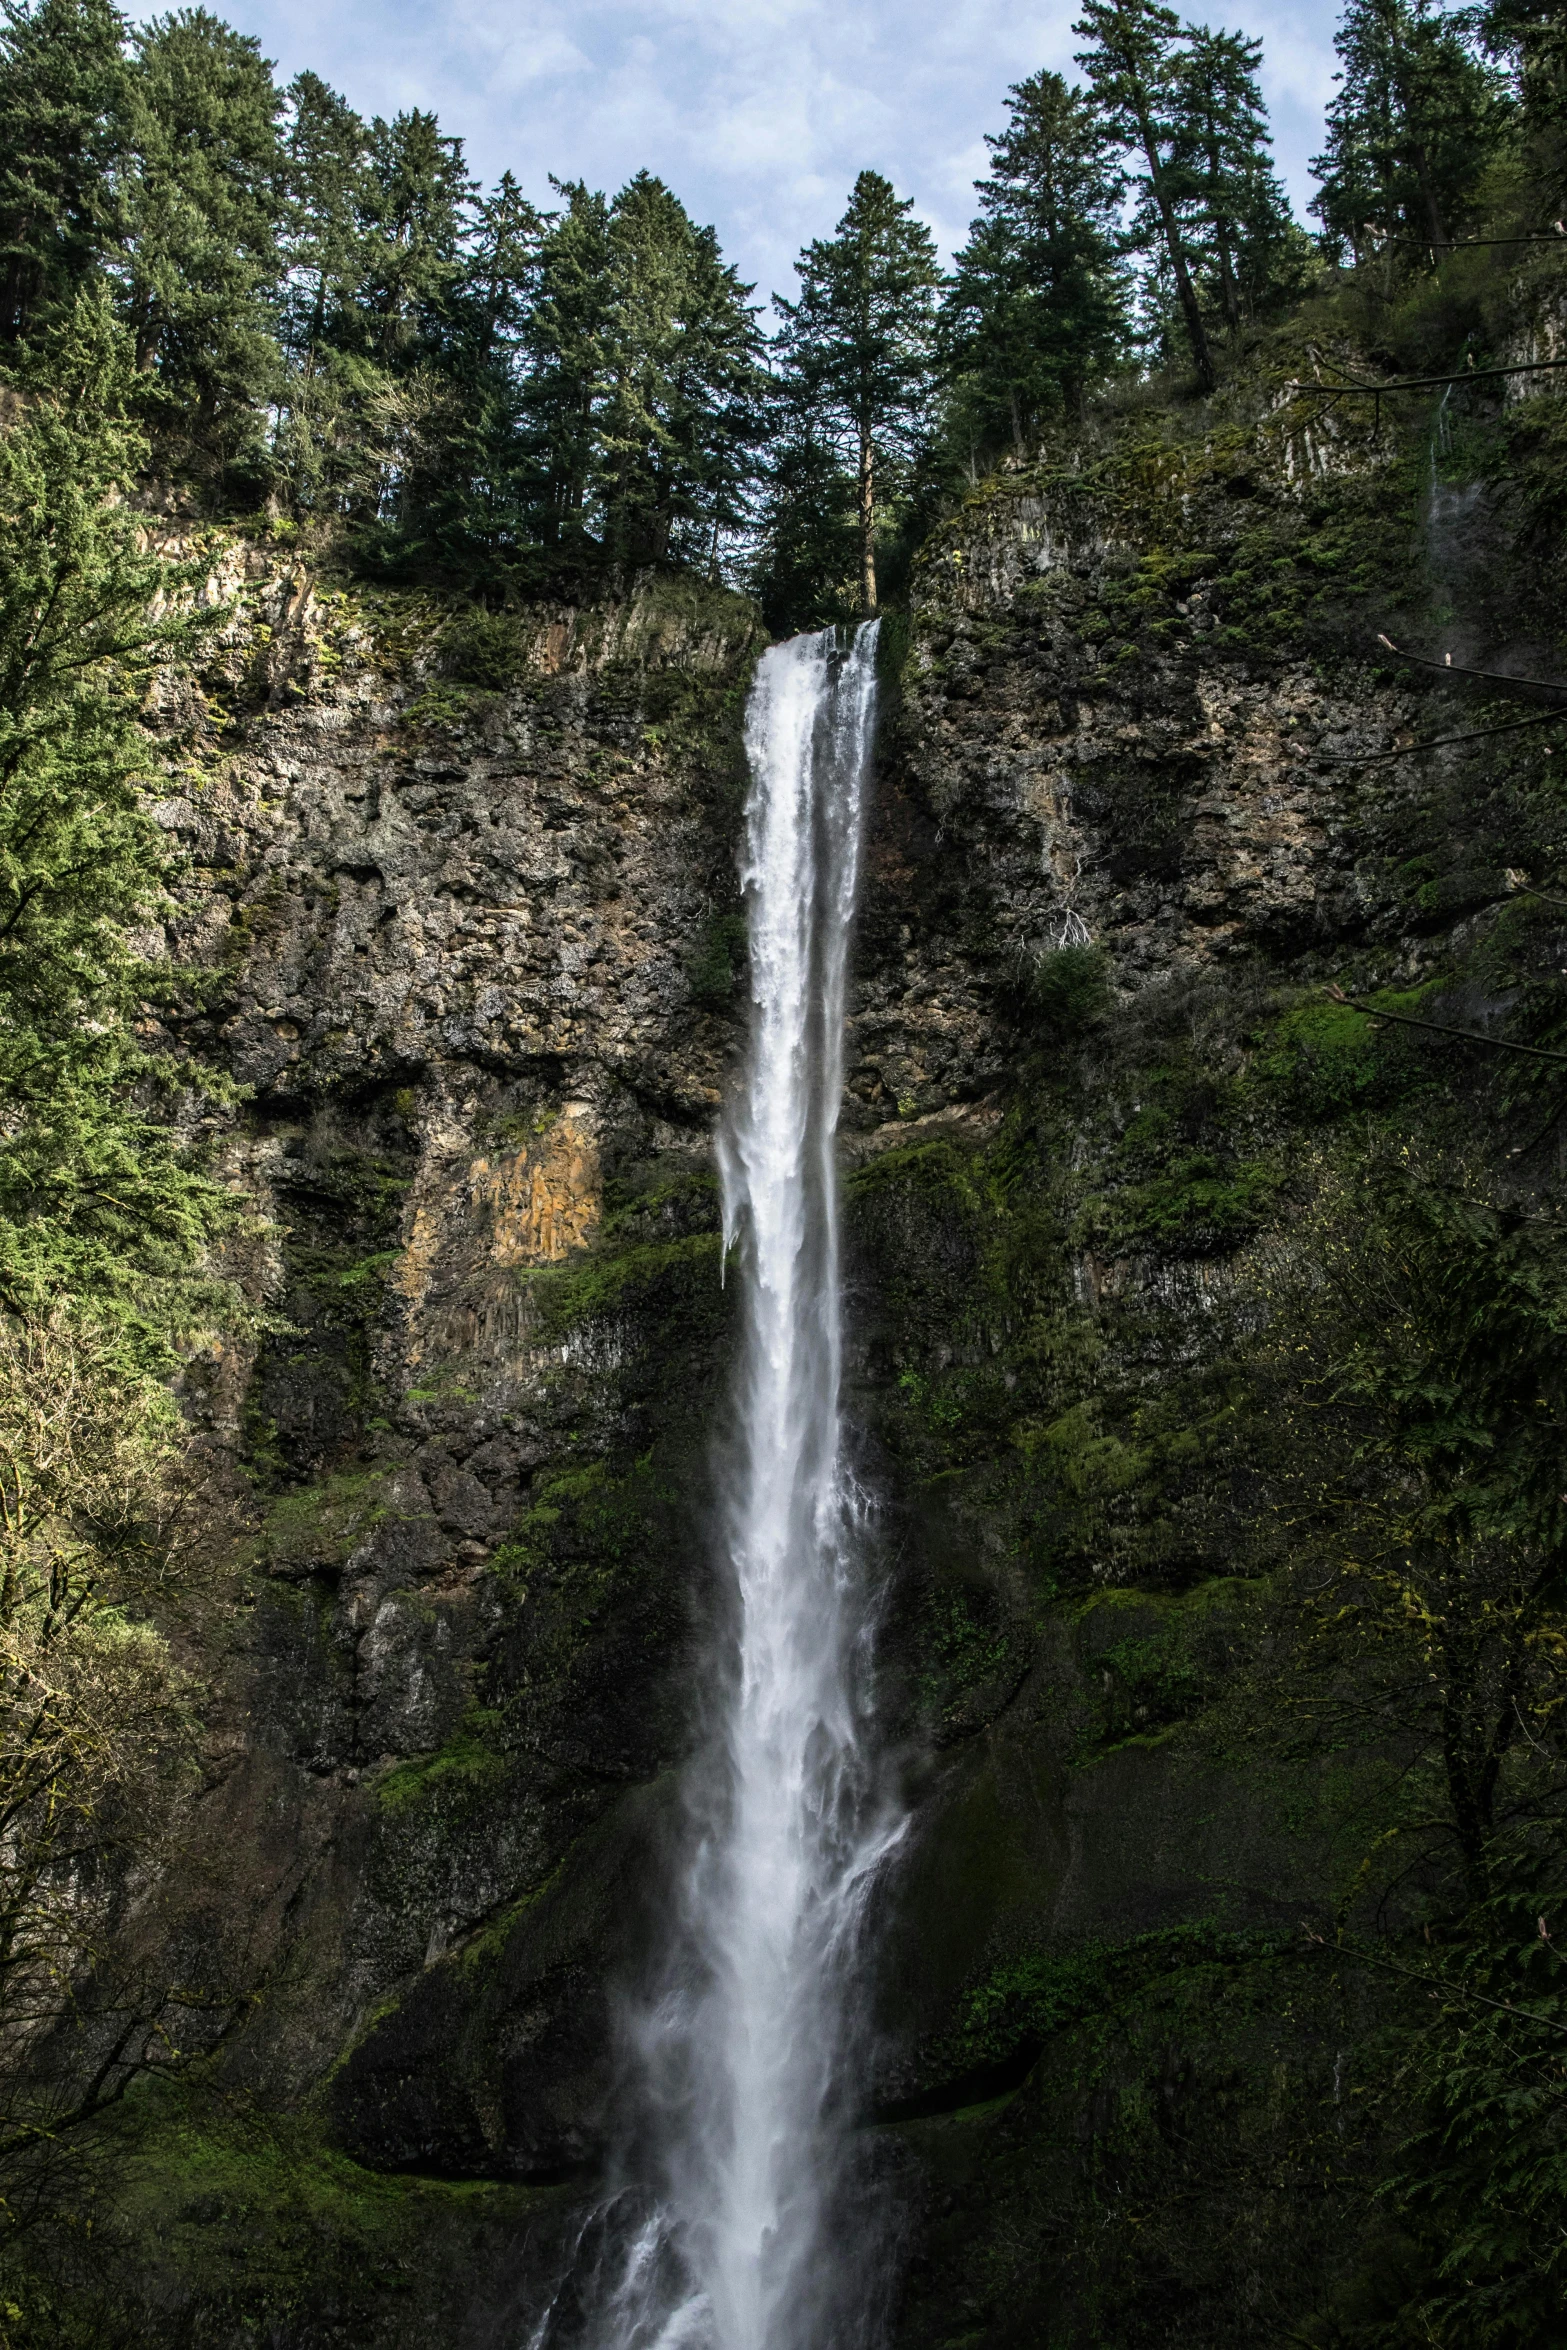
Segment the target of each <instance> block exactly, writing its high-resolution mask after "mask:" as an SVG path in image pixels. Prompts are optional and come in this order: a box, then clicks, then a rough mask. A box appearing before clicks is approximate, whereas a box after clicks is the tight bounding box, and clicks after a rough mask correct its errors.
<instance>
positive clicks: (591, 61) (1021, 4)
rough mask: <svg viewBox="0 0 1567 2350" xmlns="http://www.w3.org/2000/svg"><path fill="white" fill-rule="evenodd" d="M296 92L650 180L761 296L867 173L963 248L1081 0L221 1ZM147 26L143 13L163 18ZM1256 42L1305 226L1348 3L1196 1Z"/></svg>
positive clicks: (523, 161) (580, 171) (516, 152)
mask: <svg viewBox="0 0 1567 2350" xmlns="http://www.w3.org/2000/svg"><path fill="white" fill-rule="evenodd" d="M214 4H215V6H216V8H217V11H218V13H220V14H222V15H224V16H226V17H227V18H228V20H229V21H230V22H231V23H232V24H234V25H236V26H237V27H238V28H239V29H240V30H241V31H243V32H247V33H254V34H255V35H256V36H257V37H258V38H259V40H260V41H261V44H262V47H263V49H264V51H265V53H266V54H267V56H269V57H271V58H273V59H275V60H276V62H277V65H278V69H279V72H280V74H281V76H282V78H284V79H285V80H286V79H288V78H289V77H291V76H292V75H293V74H295V73H297V72H299V71H300V69H301V68H302V67H304V66H311V67H313V68H314V69H315V71H316V72H317V73H319V74H322V75H323V76H324V77H325V78H326V80H327V81H329V82H331V83H332V84H333V86H334V87H335V88H337V89H339V90H341V91H342V93H343V95H344V96H345V97H346V98H348V99H349V100H350V101H351V103H352V104H353V105H354V106H356V107H357V108H358V109H359V111H360V112H361V113H362V114H393V113H395V112H396V111H397V110H398V109H399V108H401V107H412V106H422V107H428V108H433V110H434V111H435V112H436V113H437V114H438V115H439V116H440V118H441V124H442V127H443V129H445V130H447V131H453V132H457V133H458V134H460V136H461V137H462V138H463V140H464V141H465V143H466V146H467V151H468V156H469V160H470V162H471V164H472V165H473V167H474V168H475V169H476V170H477V171H478V172H479V173H481V174H482V176H483V177H484V178H485V179H486V180H493V179H494V178H495V177H496V176H497V175H498V174H499V173H500V172H501V171H502V170H504V169H506V168H507V167H508V166H509V167H510V168H511V169H512V170H513V171H514V172H515V173H516V175H517V177H518V179H519V180H520V181H521V182H522V184H523V186H524V188H525V189H526V190H527V192H528V193H529V195H531V196H532V197H534V199H535V200H536V201H540V200H546V199H547V198H548V195H549V184H548V183H549V175H550V174H551V173H552V172H553V173H554V174H555V176H556V177H557V178H559V179H585V180H587V181H588V183H589V184H590V185H591V186H594V187H603V188H606V189H609V190H611V191H612V190H614V189H615V188H617V187H619V186H621V185H622V184H623V183H624V182H625V181H626V180H627V179H629V178H630V176H631V174H632V173H633V172H634V171H636V170H638V169H639V168H641V167H644V166H645V167H646V168H647V169H648V170H649V171H652V172H656V173H657V174H658V176H659V177H660V178H661V179H664V180H665V181H667V182H668V184H669V185H670V186H671V187H672V188H673V189H674V191H675V193H676V194H677V195H678V196H679V197H680V198H681V200H682V202H683V203H684V204H685V205H686V208H687V210H688V211H689V212H691V213H692V215H693V216H694V217H695V218H696V219H697V220H698V221H701V222H703V223H708V222H711V223H712V224H713V225H714V226H715V227H716V228H717V230H718V234H719V241H720V243H721V244H722V246H723V249H724V252H725V254H726V256H727V257H728V258H729V259H730V260H731V261H733V262H734V263H736V265H737V266H738V268H739V270H740V273H741V275H742V277H744V278H746V279H747V280H752V281H754V282H755V284H756V287H757V293H758V297H759V298H760V299H762V300H765V299H766V298H767V297H768V296H769V295H770V294H771V293H772V292H773V291H774V290H775V289H776V290H777V291H780V292H783V293H789V292H791V291H792V290H793V286H794V277H793V274H792V269H791V263H792V262H793V259H794V256H795V254H796V253H797V252H798V251H799V249H800V247H801V246H802V245H803V244H804V243H805V242H806V241H807V240H808V239H809V238H811V237H813V236H823V235H828V234H830V233H831V230H832V227H833V224H834V223H835V221H836V220H837V218H838V216H839V214H840V213H841V212H842V210H843V206H844V201H845V198H846V197H847V194H848V191H849V189H850V187H851V186H852V184H853V181H854V178H855V175H856V173H857V172H859V171H861V170H863V169H864V168H866V167H867V166H869V167H871V168H872V169H874V170H877V171H881V172H884V173H885V174H886V176H887V177H888V178H889V179H890V180H891V181H892V182H893V184H894V185H895V186H896V187H897V189H898V191H899V193H900V194H901V195H905V196H912V197H913V198H914V200H915V204H916V206H917V208H918V210H919V212H920V213H921V214H922V216H923V217H924V218H925V219H926V220H927V221H928V222H929V223H930V225H931V227H932V229H933V230H934V231H935V233H936V236H937V239H938V242H939V243H940V245H941V248H942V251H943V253H944V254H945V255H948V256H950V254H951V253H952V252H953V251H954V250H955V249H956V247H957V246H958V245H959V244H960V243H961V242H962V240H963V237H964V235H965V232H966V229H967V225H968V222H969V220H970V218H971V217H972V214H973V210H974V203H973V185H972V183H973V181H974V180H975V179H976V178H977V177H978V176H979V175H980V174H981V173H982V172H983V170H984V168H985V161H986V157H985V145H984V134H985V132H986V131H988V130H989V131H994V130H998V129H1000V127H1001V125H1002V122H1003V120H1004V104H1005V98H1006V91H1007V87H1008V85H1009V84H1010V83H1012V82H1016V81H1021V80H1022V79H1023V78H1024V76H1025V75H1027V74H1030V73H1033V72H1035V71H1036V70H1037V69H1038V68H1039V67H1040V66H1043V65H1048V66H1053V67H1055V68H1056V69H1057V70H1058V71H1064V72H1065V73H1067V74H1068V75H1073V74H1074V70H1075V69H1074V68H1073V66H1072V62H1071V60H1072V51H1073V48H1074V47H1075V46H1076V43H1075V41H1074V39H1073V35H1072V29H1071V28H1072V19H1073V17H1074V16H1075V15H1076V14H1077V13H1078V11H1077V8H1076V6H1075V4H1074V0H1040V4H1030V0H636V4H628V0H422V4H420V0H228V5H226V6H225V5H224V0H214ZM148 13H149V14H150V13H152V11H151V10H149V11H148ZM1193 13H1194V15H1196V16H1198V17H1199V18H1201V19H1204V20H1206V21H1208V22H1210V23H1212V24H1214V25H1216V26H1217V25H1224V26H1226V27H1227V28H1230V29H1236V30H1242V31H1245V32H1247V33H1250V34H1252V35H1254V36H1257V35H1260V36H1261V38H1262V40H1263V42H1264V45H1265V46H1264V70H1263V77H1262V78H1263V88H1264V94H1265V96H1266V98H1267V100H1268V104H1269V109H1270V112H1271V114H1272V118H1273V128H1274V137H1275V142H1276V146H1275V153H1276V159H1277V162H1278V165H1279V168H1280V170H1281V172H1282V173H1283V176H1284V178H1285V181H1286V183H1287V185H1288V186H1289V188H1290V190H1291V193H1292V195H1293V196H1294V199H1295V202H1296V205H1297V207H1298V208H1300V209H1301V210H1302V211H1304V208H1305V205H1306V204H1307V202H1308V201H1309V199H1310V196H1311V192H1312V181H1311V178H1310V174H1309V172H1308V171H1307V168H1306V165H1307V158H1308V157H1309V156H1311V155H1312V154H1314V153H1315V152H1317V150H1318V149H1319V147H1320V145H1321V127H1322V111H1323V107H1324V105H1325V104H1326V102H1327V99H1328V96H1329V94H1330V90H1331V75H1332V72H1333V27H1334V23H1335V21H1336V18H1337V14H1338V6H1337V0H1295V4H1294V5H1291V4H1290V0H1238V4H1234V5H1231V6H1227V7H1226V6H1217V7H1203V6H1194V9H1193Z"/></svg>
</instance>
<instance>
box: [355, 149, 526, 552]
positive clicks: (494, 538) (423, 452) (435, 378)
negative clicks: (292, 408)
mask: <svg viewBox="0 0 1567 2350" xmlns="http://www.w3.org/2000/svg"><path fill="white" fill-rule="evenodd" d="M542 226H543V224H542V222H541V221H540V218H539V215H538V212H537V211H536V209H535V207H534V206H533V205H532V204H531V203H530V202H529V201H528V199H527V198H526V197H525V196H524V195H523V193H522V191H521V189H520V188H519V187H518V185H517V183H516V181H515V180H514V179H513V178H512V176H511V175H510V173H507V174H506V175H505V176H504V177H503V178H502V180H501V182H500V184H499V186H498V187H497V189H496V191H495V193H494V195H493V196H489V197H484V198H479V199H476V200H475V202H474V205H473V211H472V220H471V225H470V227H469V230H468V232H467V234H466V236H465V237H464V240H463V245H462V248H461V251H460V256H459V258H460V270H459V274H458V275H457V276H456V277H455V278H454V279H452V280H451V281H449V282H448V283H447V284H446V285H445V287H444V290H443V292H442V297H441V306H440V312H439V334H438V337H437V336H435V335H433V334H430V333H429V332H428V331H427V337H426V341H427V355H426V358H425V362H424V365H423V367H422V369H421V370H420V372H419V375H418V378H417V382H416V387H415V386H414V385H411V384H410V382H409V379H406V378H405V379H403V382H404V385H405V387H406V388H416V389H417V391H418V393H419V394H420V395H421V397H420V401H419V405H418V406H417V407H411V408H410V409H409V410H407V411H406V413H407V414H408V415H409V417H410V421H411V422H412V423H413V426H414V429H413V431H412V432H411V433H410V434H409V436H408V437H407V438H406V439H405V440H404V442H403V443H402V445H401V447H400V448H399V451H398V468H397V470H398V496H397V513H396V520H395V524H394V525H393V526H392V527H391V528H390V529H383V530H382V531H381V533H380V538H379V546H378V555H379V558H380V560H381V561H383V562H385V561H387V560H389V559H391V560H396V561H397V562H399V563H401V564H402V565H404V566H406V565H407V564H409V563H410V562H412V561H414V560H415V559H418V560H419V561H420V562H422V564H423V566H424V567H425V568H431V567H433V568H435V569H437V570H439V571H441V572H443V573H445V574H446V575H447V576H448V577H451V578H454V579H461V580H463V581H464V583H465V584H466V585H468V586H469V587H472V588H478V589H481V590H490V589H496V588H499V589H502V590H504V589H505V588H506V587H507V586H508V585H511V584H515V581H516V578H517V575H518V566H519V563H520V562H521V561H522V560H523V559H524V558H525V556H526V554H527V552H528V550H529V548H530V546H531V545H533V544H534V543H536V540H537V533H538V508H539V490H540V481H539V477H538V472H537V468H536V466H535V464H534V463H533V460H532V457H531V453H530V451H529V448H528V444H527V438H526V432H525V419H524V414H523V399H522V390H523V387H522V380H521V372H520V350H521V340H522V336H523V333H524V331H525V328H526V325H527V320H528V314H529V307H530V302H531V297H532V293H533V288H534V282H535V279H536V276H537V269H538V253H539V242H540V236H541V233H542Z"/></svg>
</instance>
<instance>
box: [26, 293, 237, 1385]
mask: <svg viewBox="0 0 1567 2350" xmlns="http://www.w3.org/2000/svg"><path fill="white" fill-rule="evenodd" d="M135 396H136V385H135V380H134V374H133V369H132V365H131V351H130V348H129V346H128V344H127V342H126V339H125V337H124V336H123V335H122V334H121V332H120V331H119V330H118V329H117V327H116V326H115V324H114V322H113V319H112V317H111V315H110V313H109V310H108V306H107V300H106V297H105V295H104V294H103V292H102V291H101V290H100V291H99V292H97V293H94V292H91V291H89V292H88V293H85V294H83V295H81V296H80V297H79V298H78V302H77V306H76V309H75V311H74V313H73V314H72V315H71V317H70V318H69V320H68V321H67V322H66V325H65V328H64V330H63V331H62V333H61V334H60V335H59V336H58V337H56V338H54V339H53V340H52V341H51V342H50V343H49V344H48V345H47V346H46V347H45V348H44V349H43V350H42V351H41V353H40V354H39V355H38V357H37V359H36V362H35V364H34V366H33V368H32V370H31V372H30V375H29V379H28V389H27V399H26V403H25V407H24V409H23V411H22V414H21V417H20V419H19V420H18V421H16V422H13V423H12V424H11V425H10V426H9V427H8V428H7V429H5V430H4V431H0V1098H3V1099H4V1102H5V1105H6V1115H5V1120H4V1125H3V1130H0V1306H3V1307H4V1308H5V1309H6V1310H7V1311H9V1312H11V1313H13V1314H17V1315H21V1316H23V1317H24V1318H27V1317H36V1316H38V1315H47V1313H48V1312H49V1310H50V1307H51V1304H52V1303H53V1302H54V1301H57V1300H59V1299H60V1298H62V1297H66V1298H71V1299H74V1300H76V1301H77V1302H78V1303H80V1304H83V1305H85V1306H86V1307H87V1308H89V1309H90V1310H91V1311H92V1312H93V1313H94V1314H95V1315H96V1316H97V1317H98V1318H99V1319H100V1320H102V1319H103V1318H104V1317H108V1318H109V1319H111V1320H117V1321H118V1322H119V1324H120V1325H121V1326H122V1328H123V1329H124V1331H125V1334H126V1336H127V1339H128V1340H129V1341H130V1342H131V1345H132V1352H133V1354H134V1355H137V1356H138V1357H139V1358H141V1359H147V1350H148V1349H149V1348H151V1349H152V1350H153V1352H152V1358H151V1359H153V1360H155V1361H162V1360H163V1357H162V1356H161V1355H160V1354H159V1353H158V1348H159V1346H160V1344H161V1342H162V1340H163V1339H167V1338H168V1337H170V1336H174V1335H177V1333H178V1331H179V1329H180V1328H181V1326H182V1324H183V1323H185V1322H187V1321H188V1320H189V1318H190V1315H191V1313H192V1312H193V1311H197V1310H199V1305H198V1304H197V1302H196V1301H195V1299H194V1297H193V1292H192V1287H191V1285H192V1281H193V1279H194V1276H195V1273H196V1269H197V1267H198V1264H199V1260H200V1256H201V1252H202V1249H203V1247H204V1244H205V1242H206V1241H207V1239H208V1238H209V1237H210V1235H211V1234H212V1233H213V1232H214V1231H215V1230H217V1229H220V1228H221V1227H222V1225H223V1224H224V1222H225V1221H226V1220H227V1219H228V1216H229V1214H230V1210H231V1206H232V1202H231V1200H230V1197H229V1195H228V1193H227V1192H226V1191H225V1190H223V1189H222V1187H220V1186H219V1185H217V1184H215V1183H213V1182H212V1181H210V1180H209V1179H208V1178H207V1177H206V1176H204V1175H203V1174H201V1173H200V1171H199V1170H198V1169H196V1168H193V1167H192V1165H191V1164H190V1161H189V1157H188V1154H187V1152H186V1151H185V1150H184V1149H183V1147H182V1145H181V1143H180V1140H179V1137H178V1135H177V1133H176V1132H175V1129H174V1128H173V1126H172V1125H171V1124H169V1123H168V1122H167V1121H166V1120H165V1119H163V1118H160V1117H159V1116H158V1115H157V1114H156V1112H155V1108H154V1106H153V1100H152V1097H153V1096H154V1095H155V1094H156V1093H157V1092H159V1091H162V1092H165V1093H167V1092H168V1091H169V1090H170V1089H171V1088H179V1087H189V1086H191V1085H193V1084H194V1085H197V1086H198V1088H199V1087H200V1085H201V1078H200V1073H199V1071H197V1070H195V1069H194V1068H193V1067H192V1066H191V1064H190V1063H189V1062H187V1061H184V1060H182V1059H181V1058H180V1056H179V1055H178V1054H177V1053H176V1052H173V1051H170V1050H159V1049H158V1048H157V1046H156V1044H155V1043H152V1042H149V1041H148V1033H147V1010H148V1004H149V999H155V998H157V997H158V996H159V995H160V994H162V995H164V996H167V993H168V990H169V987H170V984H171V981H172V977H173V974H172V973H171V972H170V970H169V968H168V967H167V965H161V966H160V965H159V964H157V963H155V962H149V960H148V959H147V957H146V954H145V951H144V949H143V948H141V947H140V946H139V945H137V944H136V943H134V935H135V934H136V933H137V932H145V931H146V929H147V928H148V927H149V926H150V925H155V924H156V923H157V921H158V920H159V918H160V911H161V909H162V907H163V904H164V902H165V893H166V885H167V882H168V879H169V875H170V861H169V854H168V851H167V849H166V847H165V843H164V838H163V835H162V833H161V832H160V831H159V829H158V827H157V826H156V825H155V824H154V823H153V821H152V819H151V817H150V816H149V815H148V814H147V813H146V810H145V807H144V805H143V797H142V795H143V788H144V786H145V785H146V784H147V783H148V782H150V781H151V780H152V778H151V777H150V775H149V761H148V752H147V742H146V738H145V736H144V735H143V733H142V731H141V729H140V727H139V725H138V723H137V713H138V710H139V708H140V704H141V700H142V698H143V696H144V694H145V691H146V687H147V682H148V678H149V673H150V672H151V670H152V669H153V667H154V666H155V665H156V664H157V663H158V662H160V661H163V660H167V659H170V658H171V657H174V656H175V655H177V654H180V653H188V651H189V650H190V648H191V645H192V642H193V639H194V637H195V635H196V633H197V631H196V623H195V622H194V621H193V620H192V619H190V618H181V617H179V616H178V615H177V613H176V614H175V616H165V617H163V618H161V619H158V618H154V617H152V615H153V614H154V613H155V612H156V611H157V610H158V609H159V608H160V606H161V605H164V604H165V603H166V601H168V600H172V601H173V602H174V603H175V604H176V605H178V603H179V601H180V596H179V591H180V590H181V589H182V588H184V589H187V590H191V589H194V587H195V584H196V581H195V576H194V570H195V567H194V566H191V567H187V570H186V572H184V573H182V572H181V571H180V570H179V569H178V567H176V566H171V565H169V564H167V563H165V562H163V561H162V560H160V558H159V557H158V556H157V555H156V554H153V553H149V552H148V551H146V550H145V548H144V547H143V545H142V543H141V530H140V527H139V517H138V516H137V514H136V513H135V511H134V510H133V509H132V508H131V507H130V506H129V505H128V504H127V503H126V495H127V493H128V492H129V491H130V490H132V489H133V488H134V486H135V483H136V481H137V480H138V479H139V478H140V475H141V473H142V470H143V468H144V466H145V463H146V457H147V450H146V445H145V443H144V442H142V441H141V440H140V439H139V437H138V435H137V434H136V433H135V432H134V431H133V430H132V428H131V427H130V425H129V424H128V423H127V421H126V416H127V410H128V407H129V405H130V403H131V401H132V400H133V399H134V398H135Z"/></svg>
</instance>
